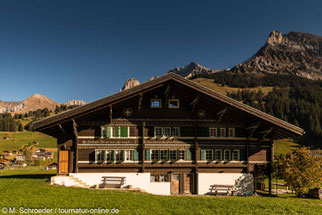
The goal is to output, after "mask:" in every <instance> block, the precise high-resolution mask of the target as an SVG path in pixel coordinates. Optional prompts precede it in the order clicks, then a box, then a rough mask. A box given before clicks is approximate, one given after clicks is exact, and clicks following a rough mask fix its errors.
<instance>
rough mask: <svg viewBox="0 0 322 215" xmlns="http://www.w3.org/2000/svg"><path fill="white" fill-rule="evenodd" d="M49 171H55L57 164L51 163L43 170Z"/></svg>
mask: <svg viewBox="0 0 322 215" xmlns="http://www.w3.org/2000/svg"><path fill="white" fill-rule="evenodd" d="M50 169H57V163H55V162H54V163H51V164H49V165H47V166H46V167H45V168H44V170H50Z"/></svg>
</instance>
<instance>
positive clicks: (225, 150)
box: [224, 149, 231, 161]
mask: <svg viewBox="0 0 322 215" xmlns="http://www.w3.org/2000/svg"><path fill="white" fill-rule="evenodd" d="M227 151H228V152H229V153H228V154H229V159H226V152H227ZM224 161H231V150H230V149H224Z"/></svg>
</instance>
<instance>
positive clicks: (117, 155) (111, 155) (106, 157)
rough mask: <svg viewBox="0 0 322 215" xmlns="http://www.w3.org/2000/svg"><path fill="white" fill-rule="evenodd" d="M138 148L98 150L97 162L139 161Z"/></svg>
mask: <svg viewBox="0 0 322 215" xmlns="http://www.w3.org/2000/svg"><path fill="white" fill-rule="evenodd" d="M138 156H139V154H138V151H137V150H96V151H95V161H96V162H114V161H116V162H123V161H138Z"/></svg>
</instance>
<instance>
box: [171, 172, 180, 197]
mask: <svg viewBox="0 0 322 215" xmlns="http://www.w3.org/2000/svg"><path fill="white" fill-rule="evenodd" d="M179 192H180V175H172V178H171V194H179Z"/></svg>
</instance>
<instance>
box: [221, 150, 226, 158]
mask: <svg viewBox="0 0 322 215" xmlns="http://www.w3.org/2000/svg"><path fill="white" fill-rule="evenodd" d="M221 156H222V160H226V157H225V149H223V150H222V152H221Z"/></svg>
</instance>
